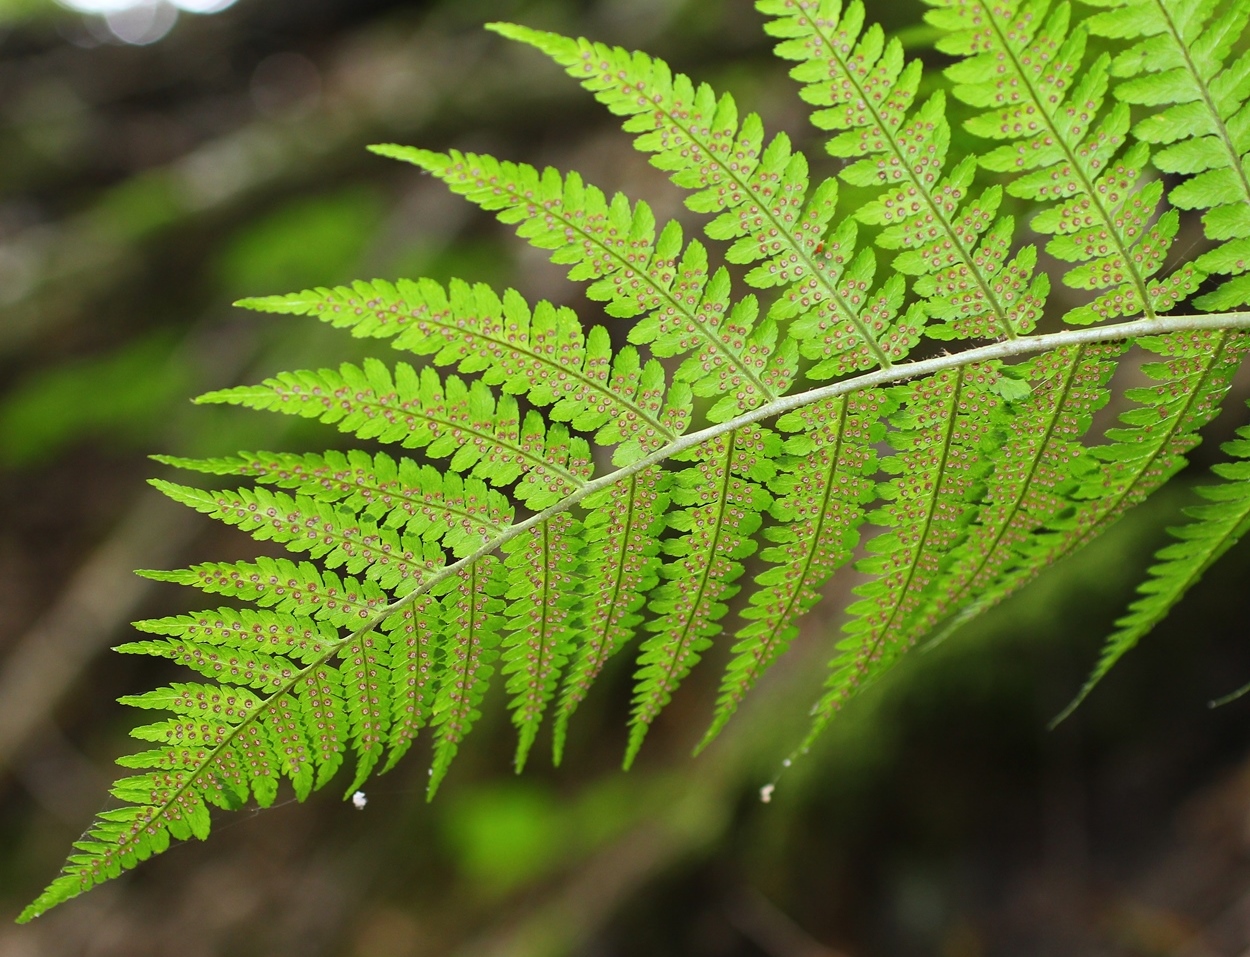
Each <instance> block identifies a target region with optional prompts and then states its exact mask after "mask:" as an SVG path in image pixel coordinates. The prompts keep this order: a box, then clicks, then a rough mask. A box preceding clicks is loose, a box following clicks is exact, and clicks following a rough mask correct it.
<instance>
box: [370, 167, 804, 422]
mask: <svg viewBox="0 0 1250 957" xmlns="http://www.w3.org/2000/svg"><path fill="white" fill-rule="evenodd" d="M374 150H375V151H376V152H379V153H381V154H382V155H384V156H390V157H393V158H395V159H401V160H406V161H408V162H410V163H414V164H415V165H417V166H420V167H421V168H422V169H425V170H427V171H429V172H430V173H432V174H434V175H435V176H437V177H439V178H440V179H442V180H443V181H444V182H446V183H447V185H448V186H449V187H450V188H451V189H452V190H453V191H454V192H457V193H460V194H461V195H463V196H465V197H466V198H467V199H469V200H471V201H472V202H475V203H477V204H478V205H480V206H482V207H483V208H484V209H487V210H491V211H494V212H496V214H497V215H498V217H499V219H500V220H502V221H503V222H506V223H515V224H519V225H518V229H517V232H518V235H520V236H521V237H522V238H524V239H526V240H528V241H529V242H530V243H532V244H533V245H535V246H537V247H538V248H540V249H551V250H553V252H552V260H553V261H554V262H557V263H561V264H566V265H571V266H572V267H573V268H572V269H571V270H570V272H569V276H570V278H572V279H578V280H590V281H591V285H590V287H589V288H588V289H587V290H586V294H587V295H588V296H589V297H590V298H592V299H598V300H602V301H606V302H607V306H606V307H605V308H606V309H607V312H608V314H609V315H612V316H617V317H619V318H632V317H636V316H640V315H642V316H644V318H643V319H641V320H639V321H637V322H636V323H635V324H634V326H633V327H632V328H631V330H630V341H631V342H633V343H635V344H649V345H650V346H651V350H652V352H654V353H655V354H656V355H657V356H661V357H667V356H678V355H683V354H686V353H690V352H693V353H694V354H693V355H691V356H689V358H687V359H686V360H685V361H684V362H683V363H682V364H681V366H680V367H679V368H678V370H677V373H676V379H677V380H678V381H681V382H688V383H689V384H690V387H691V388H692V389H693V390H694V393H695V395H700V396H718V397H720V401H719V402H717V403H716V405H714V406H713V408H712V410H711V411H709V413H708V417H709V418H710V419H711V420H712V421H724V420H725V419H729V418H732V417H733V416H734V415H736V414H737V413H739V412H741V411H744V410H746V409H750V408H754V407H755V406H757V405H760V404H761V403H763V402H766V401H768V400H770V399H773V398H776V397H777V396H778V395H779V394H781V393H782V392H784V391H785V390H786V388H787V387H788V386H789V385H790V382H791V381H792V380H793V378H794V372H795V367H796V361H797V355H796V354H795V350H794V347H793V343H791V342H790V341H789V340H788V339H783V340H782V341H781V343H780V346H779V345H778V341H777V327H776V324H775V323H774V322H772V321H769V320H767V319H766V320H765V321H764V322H757V318H758V312H759V307H758V303H757V302H756V300H755V298H754V297H752V296H748V297H746V298H744V299H742V300H740V301H739V302H738V303H737V304H736V305H735V306H733V308H732V309H731V308H730V306H729V301H730V296H729V293H730V281H729V273H728V271H726V270H725V269H724V268H721V269H718V270H717V271H716V273H715V274H713V275H712V276H711V277H710V278H709V276H708V259H707V250H706V249H704V247H703V245H702V244H701V243H698V242H691V243H690V244H689V246H687V247H686V248H685V250H684V252H683V251H682V232H681V226H680V225H679V224H678V223H676V222H670V223H668V225H667V226H665V227H664V229H663V230H662V231H661V232H660V234H659V236H658V237H657V236H656V233H655V219H654V217H653V216H652V214H651V210H650V208H649V207H648V206H647V205H646V204H645V203H638V204H636V205H635V206H632V207H631V205H630V203H629V201H628V200H627V199H626V198H625V197H624V196H622V195H620V194H618V195H617V196H616V197H614V198H613V199H612V200H611V202H609V201H608V200H607V198H606V197H605V196H604V195H603V193H602V192H601V191H600V190H599V189H598V188H596V187H594V186H588V185H586V184H585V183H583V182H582V179H581V177H580V176H578V175H577V174H576V173H570V174H569V175H568V176H567V177H561V176H560V174H559V173H557V172H556V171H555V170H553V169H547V170H545V171H544V172H542V173H539V172H538V170H536V169H534V168H533V167H532V166H526V165H524V164H521V163H508V162H502V161H500V160H497V159H495V158H494V157H490V156H478V155H475V154H466V153H460V152H456V151H453V152H451V153H449V154H441V153H433V152H431V151H429V150H420V149H415V148H412V147H402V146H386V147H374Z"/></svg>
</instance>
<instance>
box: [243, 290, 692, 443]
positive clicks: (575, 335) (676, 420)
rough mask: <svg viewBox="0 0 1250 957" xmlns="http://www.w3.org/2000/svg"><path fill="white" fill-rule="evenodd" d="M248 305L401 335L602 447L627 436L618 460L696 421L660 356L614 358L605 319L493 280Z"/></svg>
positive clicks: (410, 345) (364, 332) (624, 352)
mask: <svg viewBox="0 0 1250 957" xmlns="http://www.w3.org/2000/svg"><path fill="white" fill-rule="evenodd" d="M240 305H244V306H247V307H248V308H250V309H258V310H262V311H265V312H280V313H295V314H299V315H306V314H312V315H316V316H318V317H320V318H321V319H323V320H324V321H326V322H329V323H330V324H332V325H334V326H336V327H339V328H349V329H351V332H352V335H355V336H362V337H363V336H369V337H373V338H391V337H395V342H394V345H395V348H396V349H404V350H408V351H410V352H415V353H417V354H418V355H426V356H430V357H432V361H433V362H434V363H435V364H437V365H441V366H448V365H455V366H456V367H457V368H458V370H459V371H460V372H462V373H473V372H481V373H483V376H482V381H484V382H486V383H487V384H488V385H500V386H502V387H503V390H504V391H505V392H506V393H508V394H510V395H524V396H525V397H526V398H528V399H529V400H530V401H531V402H533V403H534V404H536V405H542V406H545V405H551V406H553V407H552V409H551V411H550V413H549V414H548V415H549V417H550V418H551V419H552V420H553V421H556V422H568V423H570V424H571V425H572V427H573V428H574V429H576V430H578V431H579V432H597V434H596V436H595V440H596V441H597V442H598V443H599V444H601V445H616V444H618V443H624V444H623V445H622V447H621V448H620V449H618V450H617V452H616V455H615V456H614V457H613V461H614V462H616V464H618V465H626V464H628V463H629V462H632V461H634V460H635V459H637V458H638V457H640V456H641V455H644V454H646V453H647V452H653V451H655V449H657V448H658V447H659V446H661V445H663V444H664V443H665V442H671V441H672V440H673V439H674V438H676V437H677V436H678V435H679V434H680V433H681V432H683V431H684V430H685V428H686V425H687V423H688V422H689V419H690V390H689V386H687V385H686V384H685V383H681V382H679V383H675V384H674V386H673V387H672V389H666V386H665V381H664V369H663V367H662V366H661V365H660V363H659V362H657V361H656V360H654V359H651V360H649V361H647V362H645V363H644V362H642V361H641V359H640V357H639V355H638V351H637V350H636V349H635V348H633V347H632V346H627V347H625V348H624V349H621V350H620V351H619V352H618V353H617V354H616V355H615V357H614V356H613V355H612V349H611V341H610V339H609V336H608V332H607V330H606V329H604V328H603V327H602V326H594V327H592V328H591V329H590V331H589V333H587V334H583V332H582V327H581V323H580V321H579V320H578V318H577V315H576V314H575V313H574V312H573V311H572V310H571V309H568V308H557V307H555V306H553V305H551V304H550V303H548V302H540V303H539V304H538V305H537V306H536V307H535V308H534V309H533V310H531V309H530V307H529V306H528V304H526V302H525V300H524V299H523V298H522V297H521V295H520V294H519V293H517V292H516V291H515V290H512V289H509V290H506V291H505V292H504V294H503V296H502V298H501V297H499V296H497V295H496V294H495V292H494V290H492V289H491V288H490V287H489V286H486V285H484V284H482V283H478V284H476V285H474V286H470V285H469V284H468V283H465V282H462V281H460V280H458V279H453V280H452V282H451V284H450V286H449V287H448V288H447V289H444V288H443V287H442V286H441V285H439V284H438V283H436V282H434V281H433V280H431V279H421V280H419V281H416V282H412V281H409V280H402V279H401V280H400V281H399V282H397V283H394V284H392V283H388V282H384V281H382V280H375V281H374V282H372V283H364V282H358V283H355V284H353V285H352V286H341V287H338V288H335V289H316V290H307V291H305V292H302V293H296V294H294V295H290V296H272V297H268V298H264V299H245V300H243V301H242V302H241V303H240ZM666 392H667V395H666Z"/></svg>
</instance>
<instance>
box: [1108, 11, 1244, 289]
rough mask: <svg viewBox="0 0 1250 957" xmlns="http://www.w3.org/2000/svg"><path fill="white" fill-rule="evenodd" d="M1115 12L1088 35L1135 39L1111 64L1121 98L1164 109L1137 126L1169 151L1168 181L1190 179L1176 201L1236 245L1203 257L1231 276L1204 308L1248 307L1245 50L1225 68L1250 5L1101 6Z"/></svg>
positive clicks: (1164, 159) (1157, 157)
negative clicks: (1175, 176)
mask: <svg viewBox="0 0 1250 957" xmlns="http://www.w3.org/2000/svg"><path fill="white" fill-rule="evenodd" d="M1091 5H1093V6H1097V7H1107V8H1110V9H1107V10H1105V12H1103V13H1099V14H1096V15H1094V16H1092V17H1089V18H1088V19H1087V20H1086V21H1085V22H1086V27H1087V29H1088V30H1089V31H1090V32H1091V33H1094V34H1097V35H1101V36H1106V37H1113V38H1116V39H1120V40H1137V41H1138V42H1137V43H1135V44H1134V45H1133V46H1132V47H1130V48H1129V49H1127V50H1125V51H1123V52H1122V53H1120V54H1119V55H1118V56H1117V57H1116V58H1115V60H1114V61H1113V62H1112V64H1111V74H1112V76H1115V77H1120V78H1125V79H1123V80H1122V82H1120V83H1118V84H1117V85H1116V87H1115V95H1116V97H1117V98H1118V99H1120V100H1121V101H1123V102H1125V103H1132V104H1140V105H1144V106H1149V107H1162V109H1161V110H1159V111H1158V112H1156V113H1154V114H1153V115H1151V116H1148V117H1146V118H1145V119H1144V120H1142V121H1141V122H1139V123H1138V124H1137V125H1136V126H1134V127H1133V135H1134V136H1136V137H1137V138H1138V139H1140V140H1143V141H1144V142H1147V143H1151V144H1156V145H1163V147H1164V148H1163V149H1160V150H1157V151H1156V152H1155V154H1154V156H1153V157H1152V160H1153V162H1154V165H1155V166H1157V167H1158V168H1159V169H1160V170H1163V171H1164V172H1166V173H1180V174H1185V175H1187V177H1188V178H1187V179H1186V180H1185V181H1184V182H1183V183H1181V184H1180V185H1178V186H1175V187H1173V189H1172V190H1171V192H1170V193H1169V194H1168V199H1169V200H1170V201H1171V202H1172V204H1173V205H1174V206H1177V207H1179V208H1180V209H1203V210H1207V212H1206V214H1205V215H1204V216H1203V217H1202V221H1203V226H1204V228H1205V231H1206V234H1207V237H1208V238H1210V239H1215V240H1228V241H1227V242H1224V243H1222V244H1221V246H1219V247H1218V248H1216V249H1213V250H1210V251H1209V252H1207V253H1204V254H1203V255H1202V256H1200V257H1198V259H1197V261H1196V262H1197V265H1198V267H1199V268H1200V269H1203V270H1205V271H1207V272H1211V273H1217V274H1225V275H1232V276H1235V277H1239V278H1234V279H1231V280H1229V281H1227V282H1225V283H1224V284H1223V285H1221V286H1220V287H1219V288H1218V289H1216V290H1215V291H1214V292H1211V293H1207V294H1206V295H1204V296H1202V297H1200V298H1199V299H1198V300H1197V302H1198V305H1199V306H1201V307H1202V308H1204V309H1212V310H1219V309H1234V308H1236V307H1238V306H1241V305H1244V304H1245V303H1247V302H1250V277H1246V276H1245V275H1244V273H1245V272H1246V257H1247V253H1248V252H1250V214H1247V212H1246V209H1247V204H1250V174H1248V172H1247V159H1246V154H1247V151H1248V150H1250V138H1247V134H1246V131H1245V119H1246V117H1245V115H1244V110H1245V107H1246V99H1247V96H1248V95H1250V89H1248V88H1247V85H1246V80H1247V77H1248V76H1250V54H1247V53H1245V52H1244V51H1242V52H1240V54H1239V55H1238V56H1237V57H1236V59H1235V60H1234V61H1233V62H1232V63H1230V64H1228V65H1225V61H1226V59H1227V58H1228V56H1229V54H1230V52H1232V50H1233V49H1234V48H1235V47H1239V46H1241V44H1240V39H1241V36H1242V34H1243V32H1244V30H1245V27H1246V22H1247V20H1248V19H1250V9H1247V7H1246V6H1245V4H1243V3H1230V4H1229V5H1228V6H1227V8H1226V9H1225V10H1224V11H1223V12H1221V13H1219V14H1218V15H1216V11H1217V4H1216V3H1212V2H1199V0H1145V2H1129V0H1096V2H1092V3H1091Z"/></svg>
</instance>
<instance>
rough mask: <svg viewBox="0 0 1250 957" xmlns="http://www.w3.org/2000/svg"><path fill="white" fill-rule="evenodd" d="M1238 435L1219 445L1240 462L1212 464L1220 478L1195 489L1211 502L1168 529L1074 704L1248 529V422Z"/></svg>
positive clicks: (1249, 439)
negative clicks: (1168, 538) (1165, 542)
mask: <svg viewBox="0 0 1250 957" xmlns="http://www.w3.org/2000/svg"><path fill="white" fill-rule="evenodd" d="M1237 434H1238V436H1239V438H1238V439H1237V440H1235V441H1232V442H1226V443H1225V444H1224V445H1223V449H1224V451H1225V452H1226V453H1228V454H1229V455H1231V456H1233V457H1235V458H1237V459H1238V460H1239V461H1236V462H1221V463H1218V464H1216V465H1214V466H1212V471H1214V472H1215V474H1216V475H1217V476H1219V477H1220V478H1222V479H1224V480H1225V481H1223V482H1221V483H1219V484H1216V485H1206V486H1200V487H1199V488H1198V489H1197V492H1198V494H1199V495H1200V496H1201V497H1202V498H1205V499H1206V500H1207V501H1208V502H1209V503H1211V504H1208V505H1196V506H1191V507H1189V508H1186V509H1185V514H1186V515H1187V516H1189V517H1190V518H1191V519H1193V521H1191V522H1189V523H1188V524H1186V525H1182V526H1180V527H1178V528H1172V529H1169V531H1170V532H1171V534H1172V535H1173V537H1175V538H1177V539H1179V541H1177V542H1176V543H1175V544H1172V545H1169V546H1167V547H1166V548H1164V549H1162V550H1161V551H1160V552H1159V553H1158V555H1157V556H1156V557H1157V558H1158V559H1159V560H1160V564H1158V565H1154V566H1152V567H1151V569H1150V577H1149V578H1148V579H1147V580H1146V581H1145V582H1144V583H1143V584H1142V585H1141V586H1140V587H1139V588H1138V592H1139V593H1140V594H1141V597H1140V598H1139V599H1138V600H1137V601H1135V602H1134V603H1133V604H1132V605H1131V606H1130V607H1129V610H1128V614H1126V615H1125V616H1124V617H1123V618H1121V619H1120V620H1119V621H1117V622H1116V627H1117V630H1116V631H1115V633H1114V634H1112V635H1111V637H1110V638H1108V639H1107V644H1106V647H1105V648H1104V649H1103V653H1102V658H1101V660H1100V661H1099V662H1098V666H1097V667H1096V668H1095V669H1094V672H1093V674H1091V675H1090V677H1089V681H1088V682H1087V683H1086V686H1085V688H1084V689H1083V691H1082V692H1081V694H1080V696H1078V698H1077V703H1079V702H1080V701H1081V700H1082V699H1083V698H1084V697H1085V696H1086V695H1088V694H1089V692H1090V691H1091V690H1093V688H1094V686H1095V685H1096V684H1097V683H1098V682H1099V681H1101V680H1102V679H1103V678H1104V677H1106V675H1107V672H1109V671H1110V670H1111V669H1112V667H1113V666H1114V665H1115V664H1116V662H1118V661H1119V660H1120V659H1121V658H1122V657H1123V656H1124V655H1125V654H1127V653H1128V652H1129V651H1131V650H1132V649H1133V648H1134V647H1136V645H1137V643H1138V642H1139V641H1140V640H1141V639H1142V637H1143V636H1144V635H1145V634H1146V633H1147V632H1148V631H1150V630H1151V629H1152V628H1153V627H1154V626H1155V625H1157V624H1158V623H1159V622H1160V621H1162V620H1163V618H1164V617H1165V616H1166V615H1167V614H1168V612H1169V611H1171V609H1172V608H1173V607H1174V606H1175V605H1176V604H1177V603H1178V602H1179V601H1180V600H1181V599H1182V598H1183V597H1185V593H1186V592H1188V591H1189V589H1190V588H1192V587H1193V586H1194V585H1196V584H1197V583H1198V581H1199V580H1200V579H1201V578H1202V576H1203V575H1204V574H1206V572H1207V570H1208V569H1209V568H1210V567H1211V566H1212V565H1213V564H1215V562H1216V561H1217V560H1218V559H1219V558H1220V557H1221V556H1222V555H1223V554H1224V553H1225V552H1227V551H1228V550H1229V549H1230V548H1232V547H1233V546H1234V545H1235V544H1237V542H1238V541H1240V540H1241V539H1242V537H1243V536H1244V535H1245V534H1246V532H1247V531H1248V530H1250V461H1248V460H1250V427H1243V428H1241V429H1240V430H1238V433H1237ZM1061 717H1062V716H1061Z"/></svg>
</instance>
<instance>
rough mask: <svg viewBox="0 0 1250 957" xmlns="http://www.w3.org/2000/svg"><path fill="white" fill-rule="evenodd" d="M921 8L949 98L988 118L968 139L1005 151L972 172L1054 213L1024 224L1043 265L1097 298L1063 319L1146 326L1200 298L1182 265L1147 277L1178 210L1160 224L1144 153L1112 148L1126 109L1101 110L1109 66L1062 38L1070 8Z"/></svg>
mask: <svg viewBox="0 0 1250 957" xmlns="http://www.w3.org/2000/svg"><path fill="white" fill-rule="evenodd" d="M927 2H929V3H930V5H931V6H933V7H934V8H935V9H933V10H931V11H929V13H928V14H927V19H928V20H929V21H930V22H931V23H933V24H934V25H935V26H937V27H939V28H941V29H942V30H944V31H946V32H947V33H946V36H944V37H943V38H942V39H941V40H940V41H939V42H938V48H939V49H941V50H942V51H943V52H946V53H951V54H954V55H957V56H960V57H963V59H962V60H961V61H960V62H958V63H956V64H954V65H953V66H951V67H948V68H947V71H946V74H947V76H948V77H950V79H951V80H952V81H954V83H955V87H954V90H953V92H954V95H955V96H956V97H958V98H959V99H961V100H963V101H964V102H966V103H968V104H970V105H972V106H973V107H976V108H979V109H984V110H986V112H984V113H981V114H979V115H978V116H976V117H974V118H973V119H971V120H969V121H968V123H967V126H968V129H969V130H970V131H971V132H973V133H975V134H976V135H978V136H982V137H986V138H988V139H992V140H999V141H1003V145H1001V146H999V147H997V148H996V149H993V150H991V151H990V152H989V153H987V154H985V155H984V156H982V157H981V159H980V162H981V164H982V165H983V166H985V167H986V168H987V169H990V170H993V171H996V172H1004V173H1012V174H1015V175H1016V177H1017V178H1016V179H1014V180H1013V181H1012V182H1011V183H1010V184H1009V185H1008V187H1007V190H1008V192H1010V193H1011V194H1012V195H1015V196H1019V197H1022V198H1024V199H1028V200H1034V201H1037V202H1040V203H1047V204H1051V205H1049V207H1048V208H1046V209H1044V210H1043V211H1042V212H1041V213H1039V214H1038V215H1036V216H1034V217H1033V219H1032V220H1031V226H1032V228H1033V229H1035V230H1037V231H1038V232H1041V233H1046V234H1052V235H1053V238H1052V239H1051V240H1050V241H1049V242H1048V243H1047V246H1046V249H1047V251H1048V252H1050V253H1051V255H1053V256H1055V257H1057V258H1059V259H1061V260H1063V261H1065V262H1073V263H1078V264H1079V265H1077V266H1074V267H1073V268H1072V269H1070V270H1068V271H1067V272H1066V273H1065V274H1064V277H1063V279H1064V282H1065V283H1067V284H1068V285H1069V286H1072V287H1073V288H1075V289H1082V290H1089V291H1091V292H1097V293H1098V295H1097V297H1096V298H1095V299H1094V300H1093V301H1092V302H1090V303H1088V304H1085V305H1081V306H1078V307H1076V308H1075V309H1073V310H1070V311H1069V313H1068V314H1067V316H1066V319H1067V321H1069V322H1077V323H1087V322H1096V321H1099V320H1103V319H1111V318H1115V317H1117V316H1125V315H1138V314H1143V315H1147V316H1151V315H1155V314H1157V313H1161V312H1166V311H1167V310H1169V309H1171V308H1172V306H1174V305H1175V304H1176V303H1177V302H1179V301H1180V300H1181V299H1184V298H1185V297H1186V296H1188V295H1189V294H1190V293H1192V292H1193V291H1194V290H1195V289H1197V286H1198V283H1199V281H1200V280H1201V279H1202V272H1201V271H1200V270H1199V269H1198V268H1197V267H1195V266H1194V265H1193V264H1190V263H1187V264H1185V265H1182V266H1181V267H1179V268H1178V269H1176V270H1175V271H1174V272H1173V273H1171V274H1170V275H1168V276H1166V277H1165V278H1163V279H1156V278H1154V277H1155V276H1156V274H1158V273H1159V271H1160V270H1161V269H1162V267H1163V264H1164V259H1165V257H1166V255H1167V252H1168V250H1169V248H1170V247H1171V244H1172V241H1173V239H1174V238H1175V236H1176V232H1177V229H1178V228H1179V224H1180V219H1179V216H1178V215H1177V213H1176V211H1175V210H1167V211H1166V212H1163V213H1162V214H1161V215H1160V214H1159V209H1160V200H1161V198H1162V196H1163V185H1162V183H1160V182H1159V181H1157V180H1156V181H1154V182H1149V183H1144V184H1143V182H1142V180H1143V171H1144V168H1145V165H1146V161H1147V159H1148V157H1149V155H1150V154H1149V148H1148V147H1147V146H1146V145H1145V144H1141V143H1139V144H1136V145H1134V146H1132V147H1130V148H1129V149H1127V150H1123V151H1122V150H1121V148H1122V147H1123V146H1124V144H1125V142H1126V140H1127V135H1128V131H1129V126H1130V114H1129V107H1128V105H1127V104H1124V103H1117V104H1115V105H1114V106H1112V107H1111V108H1110V109H1108V110H1105V111H1104V110H1103V106H1104V102H1105V100H1106V94H1107V88H1108V84H1109V81H1110V75H1109V73H1110V57H1108V56H1107V55H1105V54H1104V55H1101V56H1098V57H1096V58H1095V59H1093V60H1092V61H1091V62H1085V61H1086V58H1085V45H1086V39H1085V31H1084V30H1083V29H1080V28H1078V29H1075V30H1072V29H1071V28H1070V19H1071V8H1070V6H1069V5H1068V4H1067V3H1059V4H1057V5H1055V6H1054V7H1053V9H1052V6H1051V4H1050V3H1049V2H1048V0H1031V2H1020V0H1008V2H1005V3H999V2H990V0H927ZM1156 217H1157V218H1156ZM1152 220H1153V222H1152Z"/></svg>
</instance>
